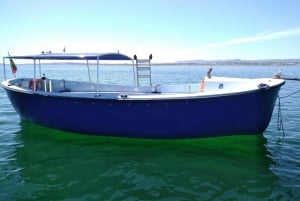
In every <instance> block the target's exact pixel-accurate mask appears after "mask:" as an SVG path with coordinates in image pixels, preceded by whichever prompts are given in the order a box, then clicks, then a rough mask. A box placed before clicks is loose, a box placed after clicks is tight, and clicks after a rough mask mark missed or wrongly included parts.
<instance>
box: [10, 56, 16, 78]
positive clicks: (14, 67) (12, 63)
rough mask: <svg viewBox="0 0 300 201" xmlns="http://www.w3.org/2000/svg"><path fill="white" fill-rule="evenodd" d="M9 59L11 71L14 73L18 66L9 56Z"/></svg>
mask: <svg viewBox="0 0 300 201" xmlns="http://www.w3.org/2000/svg"><path fill="white" fill-rule="evenodd" d="M9 61H10V67H11V72H13V73H14V74H15V73H16V72H17V69H18V68H17V66H16V64H15V62H14V61H13V60H12V58H10V59H9Z"/></svg>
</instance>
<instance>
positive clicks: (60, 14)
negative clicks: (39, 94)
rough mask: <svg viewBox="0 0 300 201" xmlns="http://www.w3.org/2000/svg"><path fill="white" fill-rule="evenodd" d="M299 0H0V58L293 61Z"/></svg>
mask: <svg viewBox="0 0 300 201" xmlns="http://www.w3.org/2000/svg"><path fill="white" fill-rule="evenodd" d="M299 10H300V1H299V0H284V1H283V0H245V1H242V0H151V1H150V0H127V1H124V0H51V1H38V0H0V24H1V32H0V56H7V54H8V52H9V53H10V55H20V54H21V55H24V54H25V55H27V54H29V55H31V54H39V53H41V52H42V51H52V52H63V49H64V47H65V48H66V52H69V53H83V52H92V53H95V52H99V53H103V52H118V51H119V52H120V53H123V54H126V55H128V56H133V55H134V54H136V55H137V56H138V58H145V57H148V55H149V54H152V55H153V62H174V61H182V60H195V59H199V60H200V59H204V60H212V59H246V60H256V59H292V58H300V12H299Z"/></svg>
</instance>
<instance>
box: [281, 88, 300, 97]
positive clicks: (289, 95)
mask: <svg viewBox="0 0 300 201" xmlns="http://www.w3.org/2000/svg"><path fill="white" fill-rule="evenodd" d="M299 92H300V89H299V90H297V91H295V92H293V93H290V94H288V95H286V96H282V97H279V96H278V98H281V99H282V98H287V97H290V96H292V95H295V94H296V93H299Z"/></svg>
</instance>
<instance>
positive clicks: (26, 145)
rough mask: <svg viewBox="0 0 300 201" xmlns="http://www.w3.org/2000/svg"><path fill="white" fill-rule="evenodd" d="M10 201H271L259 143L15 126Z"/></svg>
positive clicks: (239, 138)
mask: <svg viewBox="0 0 300 201" xmlns="http://www.w3.org/2000/svg"><path fill="white" fill-rule="evenodd" d="M21 127H22V129H21V131H20V133H19V134H18V135H16V138H17V139H16V140H17V141H19V142H20V143H19V146H18V147H16V154H15V157H16V160H15V166H16V167H17V168H16V169H18V173H17V174H16V176H15V178H14V179H15V181H16V182H15V187H14V188H13V190H12V191H13V192H11V193H10V194H11V195H12V196H11V198H14V199H17V200H22V199H24V200H28V199H32V200H60V199H64V200H126V199H128V200H203V199H206V200H214V199H218V200H226V199H234V200H241V199H251V200H253V199H254V198H255V199H266V198H268V199H270V198H278V196H280V195H276V194H274V192H273V190H274V186H273V185H274V183H276V180H277V179H278V178H277V177H276V176H275V175H274V174H272V172H271V171H270V170H269V167H270V165H271V164H272V160H271V159H270V158H269V157H267V155H268V153H267V150H266V147H265V146H264V145H265V144H266V139H265V138H264V137H263V135H255V136H232V137H219V138H203V139H189V140H143V139H126V138H111V137H96V136H86V135H78V134H73V133H67V132H63V131H59V130H54V129H49V128H45V127H41V126H37V125H35V124H31V123H28V122H21Z"/></svg>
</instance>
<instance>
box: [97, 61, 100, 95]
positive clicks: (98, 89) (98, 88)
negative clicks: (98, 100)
mask: <svg viewBox="0 0 300 201" xmlns="http://www.w3.org/2000/svg"><path fill="white" fill-rule="evenodd" d="M99 91H100V86H99V56H98V57H97V96H99Z"/></svg>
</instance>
